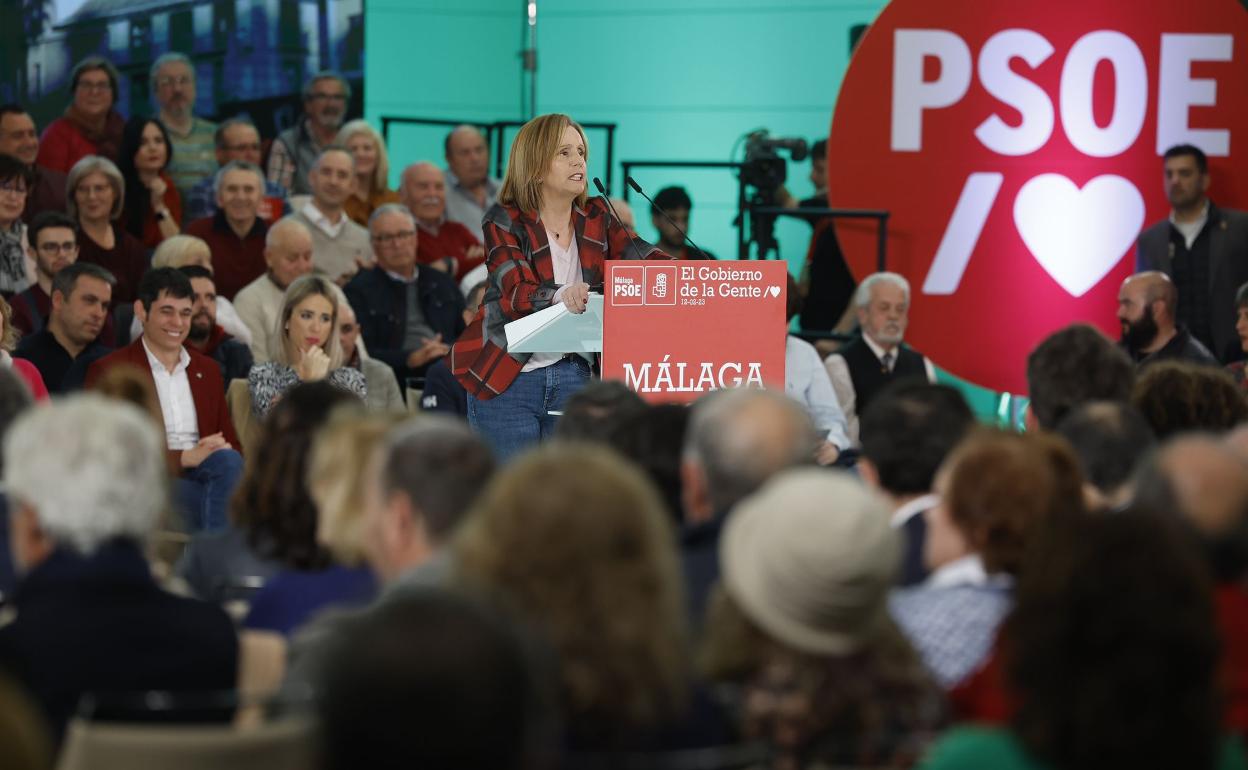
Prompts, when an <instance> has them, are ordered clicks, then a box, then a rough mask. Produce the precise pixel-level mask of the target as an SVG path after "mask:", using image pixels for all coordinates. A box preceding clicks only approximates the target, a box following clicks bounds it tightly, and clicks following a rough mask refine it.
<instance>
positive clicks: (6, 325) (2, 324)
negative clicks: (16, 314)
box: [0, 297, 48, 401]
mask: <svg viewBox="0 0 1248 770" xmlns="http://www.w3.org/2000/svg"><path fill="white" fill-rule="evenodd" d="M20 337H21V334H20V333H19V332H18V330H17V328H16V327H14V326H13V308H11V307H9V303H7V302H5V301H4V298H3V297H0V369H9V370H11V371H12V372H13V373H14V374H16V375H17V376H18V378H20V379H21V381H22V382H23V383H24V384H25V385H26V387H27V388H29V389H30V394H31V395H32V396H33V397H34V398H35V399H37V400H39V401H44V400H46V399H47V397H48V388H47V386H46V385H44V383H43V376H42V375H41V374H39V369H38V368H37V367H36V366H35V365H34V364H32V363H31V362H29V361H27V360H26V359H24V358H14V357H13V351H14V350H16V349H17V341H18V339H19V338H20Z"/></svg>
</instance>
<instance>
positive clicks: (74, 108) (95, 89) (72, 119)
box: [37, 56, 126, 174]
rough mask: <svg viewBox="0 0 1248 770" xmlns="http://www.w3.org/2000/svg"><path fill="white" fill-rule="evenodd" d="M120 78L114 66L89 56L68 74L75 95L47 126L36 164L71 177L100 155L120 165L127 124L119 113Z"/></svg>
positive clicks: (70, 89)
mask: <svg viewBox="0 0 1248 770" xmlns="http://www.w3.org/2000/svg"><path fill="white" fill-rule="evenodd" d="M120 79H121V76H120V75H118V74H117V68H116V67H114V66H113V64H112V62H110V61H109V60H107V59H104V58H102V57H99V56H88V57H87V58H85V59H83V60H82V61H80V62H78V63H77V64H75V65H74V69H73V71H72V72H70V74H69V91H70V93H71V94H73V97H72V100H71V101H70V103H69V107H67V108H66V110H65V114H64V115H63V116H61V117H59V118H57V119H56V120H54V121H52V122H51V123H49V124H48V127H47V128H45V129H44V130H43V137H42V138H41V139H40V141H39V155H38V157H37V162H38V164H39V165H40V166H43V167H44V168H47V169H51V170H53V171H59V172H61V173H62V174H68V173H69V170H70V169H72V168H73V167H74V165H75V164H76V163H78V161H80V160H82V159H83V158H85V157H87V156H88V155H98V156H100V157H102V158H107V159H108V160H110V161H112V162H114V163H115V162H117V158H118V156H119V154H120V152H121V135H122V133H123V132H124V131H125V127H126V121H125V119H124V118H123V117H121V115H120V113H118V112H117V110H116V105H117V98H118V96H119V95H120V92H119V91H118V90H117V83H118V81H119V80H120Z"/></svg>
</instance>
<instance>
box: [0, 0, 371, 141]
mask: <svg viewBox="0 0 1248 770" xmlns="http://www.w3.org/2000/svg"><path fill="white" fill-rule="evenodd" d="M169 51H180V52H182V53H185V54H187V55H189V56H190V57H191V58H192V59H193V60H194V62H195V72H196V78H197V82H198V93H197V101H196V109H195V113H196V114H197V115H200V116H203V117H208V118H218V119H219V118H227V117H232V116H234V115H239V114H246V115H249V116H250V117H251V118H252V120H254V121H255V122H256V123H257V125H258V126H259V127H260V130H261V132H262V133H264V134H265V135H268V136H272V135H274V134H275V133H276V132H277V131H278V130H280V129H282V128H285V127H286V126H289V125H292V124H293V123H294V122H295V120H297V118H298V115H299V113H300V111H301V109H302V107H301V105H300V103H299V98H298V94H299V90H300V88H301V87H302V85H303V81H304V79H305V78H306V77H307V76H308V75H310V74H312V73H314V72H317V71H319V70H324V69H332V70H337V71H338V72H341V73H342V74H343V75H344V76H346V78H347V79H348V80H349V81H350V82H351V84H352V92H353V93H352V104H351V105H350V107H349V109H348V114H351V115H358V114H360V113H361V111H362V109H361V108H362V104H363V77H364V0H0V103H4V102H11V101H15V102H20V103H22V104H24V105H26V107H27V108H28V109H29V110H30V112H31V113H32V114H33V115H34V116H35V119H36V120H37V121H38V122H39V125H40V126H44V125H47V123H48V122H49V121H51V120H52V119H54V118H56V117H58V116H59V115H60V114H61V113H62V112H63V111H64V109H65V107H66V106H67V104H68V103H69V91H68V85H69V75H70V72H71V71H72V70H73V67H74V64H75V63H76V62H78V61H79V60H81V59H83V58H85V57H87V56H90V55H93V54H94V55H99V56H104V57H106V58H107V59H109V60H110V61H112V62H113V63H114V64H115V65H116V66H117V69H118V71H119V72H120V73H121V88H120V90H121V93H120V94H119V98H118V102H117V107H118V109H119V110H120V111H121V113H122V114H123V115H127V116H129V115H138V114H149V113H153V112H155V107H154V106H153V105H152V99H151V86H150V82H149V80H148V69H149V67H150V66H151V64H152V62H153V61H155V60H156V59H157V57H159V56H160V55H161V54H163V53H167V52H169Z"/></svg>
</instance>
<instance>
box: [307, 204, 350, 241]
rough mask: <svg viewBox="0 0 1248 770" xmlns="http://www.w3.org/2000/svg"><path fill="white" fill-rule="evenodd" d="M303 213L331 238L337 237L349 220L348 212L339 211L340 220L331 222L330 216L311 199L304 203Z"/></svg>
mask: <svg viewBox="0 0 1248 770" xmlns="http://www.w3.org/2000/svg"><path fill="white" fill-rule="evenodd" d="M302 213H303V215H304V216H305V217H307V218H308V220H309V221H310V222H312V224H314V225H316V226H317V227H318V228H320V230H321V232H323V233H325V234H326V235H328V236H329V237H330V238H337V237H338V233H340V232H342V228H343V225H344V224H346V221H347V215H346V213H344V212H339V213H338V221H337V222H330V221H329V217H326V216H325V215H324V214H322V213H321V210H320V209H318V208H317V207H316V204H315V203H313V202H312V201H310V200H309V201H308V202H307V203H305V204H303V209H302Z"/></svg>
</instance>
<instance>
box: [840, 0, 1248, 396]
mask: <svg viewBox="0 0 1248 770" xmlns="http://www.w3.org/2000/svg"><path fill="white" fill-rule="evenodd" d="M1245 94H1248V11H1245V8H1244V7H1243V6H1242V5H1241V4H1240V3H1239V2H1238V0H1201V2H1198V3H1177V2H1169V1H1168V0H1101V2H1095V3H1092V2H1087V0H1045V2H1038V1H1034V0H1031V1H1026V2H1000V0H946V1H945V2H939V3H934V2H930V0H893V2H892V3H890V4H889V5H888V7H887V8H885V9H884V11H883V12H882V13H881V14H880V17H879V19H878V20H876V22H875V23H874V24H873V25H872V27H871V29H870V30H869V32H868V33H867V35H866V36H865V37H864V38H863V40H862V42H861V43H860V45H859V48H858V50H857V52H856V53H855V54H854V57H853V59H852V61H851V62H850V67H849V71H848V72H847V74H846V76H845V80H844V82H843V84H842V87H841V93H840V96H839V97H838V99H837V103H836V111H835V115H834V117H833V121H832V130H831V136H830V141H829V147H828V149H829V155H828V171H829V174H828V179H829V188H830V194H829V201H830V203H831V205H833V206H836V207H848V208H882V209H888V210H889V211H891V212H892V216H891V218H890V222H889V244H888V259H889V262H888V265H889V268H890V269H892V270H894V271H897V272H900V273H902V274H904V275H906V277H907V278H909V280H910V283H911V286H912V289H913V292H914V296H913V297H912V298H911V310H910V324H909V328H908V331H907V341H909V342H911V343H912V344H914V345H915V346H916V347H917V348H919V349H921V350H923V351H924V352H925V353H927V354H928V355H929V356H931V357H932V359H933V360H935V361H936V362H937V363H938V364H939V365H941V366H943V367H945V368H946V369H948V370H950V371H952V372H953V373H954V374H957V375H959V376H961V377H964V378H967V379H969V380H972V381H974V382H977V383H979V384H981V385H985V386H988V387H992V388H997V389H1001V390H1010V391H1012V392H1016V393H1021V392H1026V381H1025V361H1026V356H1027V353H1028V352H1029V351H1030V350H1031V348H1032V347H1034V346H1035V345H1036V344H1037V343H1038V342H1039V341H1040V340H1041V339H1043V338H1044V337H1045V336H1046V335H1047V334H1049V333H1050V332H1052V331H1053V330H1055V329H1057V328H1060V327H1061V326H1064V325H1066V324H1068V323H1071V322H1074V321H1088V322H1091V323H1093V324H1095V325H1097V326H1099V327H1101V328H1102V329H1103V330H1104V331H1106V332H1107V333H1108V334H1111V335H1112V336H1114V337H1117V335H1118V323H1117V321H1116V319H1115V310H1116V303H1117V292H1118V286H1119V283H1120V282H1121V281H1122V279H1123V278H1124V277H1126V275H1127V274H1128V273H1130V272H1131V270H1132V268H1133V264H1134V253H1135V240H1136V237H1137V236H1138V235H1139V232H1140V231H1141V230H1142V229H1143V228H1144V227H1145V226H1147V225H1148V224H1150V223H1152V222H1155V221H1158V220H1160V219H1162V218H1164V217H1165V216H1167V215H1168V213H1169V204H1168V203H1167V201H1166V198H1165V193H1164V189H1163V185H1162V179H1163V177H1162V160H1161V154H1162V153H1163V152H1165V150H1166V148H1168V147H1170V146H1173V145H1176V144H1184V143H1190V144H1194V145H1197V146H1199V147H1201V148H1202V149H1203V150H1204V151H1205V152H1206V153H1207V154H1208V155H1209V158H1210V174H1211V178H1212V188H1211V190H1210V195H1211V197H1212V198H1213V199H1214V201H1215V202H1217V203H1218V204H1219V205H1222V206H1229V207H1232V208H1244V204H1245V202H1248V178H1244V173H1245V172H1244V171H1243V168H1244V158H1245V157H1248V155H1245V152H1246V151H1245V150H1244V149H1243V148H1241V145H1242V144H1243V142H1244V141H1248V99H1245V98H1244V96H1245ZM1233 153H1237V154H1238V155H1239V163H1238V164H1237V163H1236V162H1235V160H1236V158H1235V155H1233ZM837 232H838V234H839V236H840V238H841V241H842V245H843V247H844V250H845V253H846V254H847V257H848V259H849V261H850V267H851V269H852V270H853V272H854V275H855V276H857V277H858V278H859V279H861V278H862V277H863V276H864V275H866V274H867V273H870V272H871V271H873V270H874V269H875V263H874V255H875V251H874V249H875V241H874V225H873V224H870V225H865V224H861V223H857V222H853V221H849V220H846V221H843V222H841V223H838V225H837Z"/></svg>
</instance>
